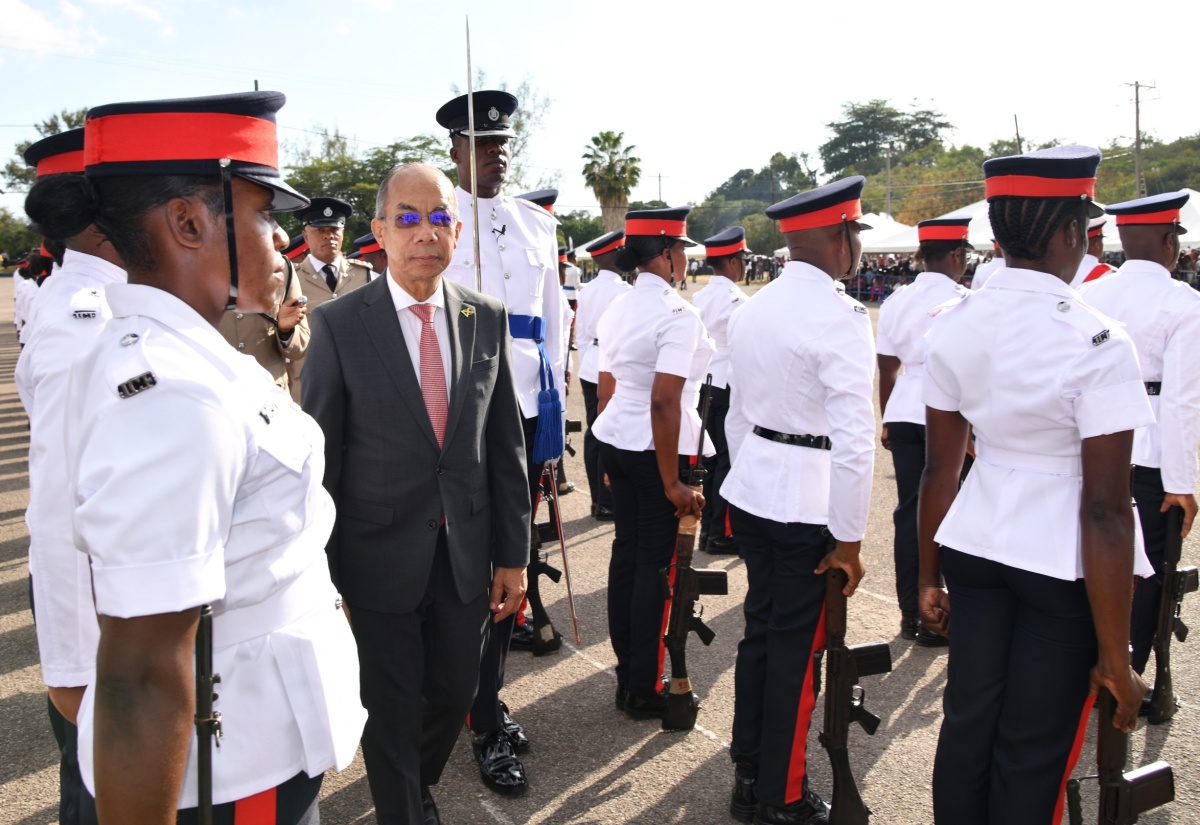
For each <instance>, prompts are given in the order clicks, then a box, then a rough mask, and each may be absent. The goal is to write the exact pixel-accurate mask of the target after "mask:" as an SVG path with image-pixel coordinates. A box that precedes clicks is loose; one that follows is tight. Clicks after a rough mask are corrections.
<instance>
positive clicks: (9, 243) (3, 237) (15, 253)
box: [0, 206, 42, 258]
mask: <svg viewBox="0 0 1200 825" xmlns="http://www.w3.org/2000/svg"><path fill="white" fill-rule="evenodd" d="M41 242H42V239H41V237H40V236H38V235H35V234H34V233H32V232H30V231H29V221H28V220H27V219H26V218H25V216H24V215H20V216H18V215H14V214H13V213H12V212H9V211H8V210H7V209H5V208H4V207H2V206H0V252H3V253H4V254H6V255H8V257H10V258H19V257H20V256H22V255H24V254H25V253H26V252H28V251H29V250H31V249H36V248H37V246H38V244H40V243H41Z"/></svg>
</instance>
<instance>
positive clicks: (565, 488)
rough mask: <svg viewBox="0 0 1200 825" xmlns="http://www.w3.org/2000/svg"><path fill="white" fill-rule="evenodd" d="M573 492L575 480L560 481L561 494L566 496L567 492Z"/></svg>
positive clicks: (559, 490) (559, 492) (559, 491)
mask: <svg viewBox="0 0 1200 825" xmlns="http://www.w3.org/2000/svg"><path fill="white" fill-rule="evenodd" d="M573 492H575V482H574V481H560V482H558V494H559V495H560V496H565V495H566V494H567V493H573Z"/></svg>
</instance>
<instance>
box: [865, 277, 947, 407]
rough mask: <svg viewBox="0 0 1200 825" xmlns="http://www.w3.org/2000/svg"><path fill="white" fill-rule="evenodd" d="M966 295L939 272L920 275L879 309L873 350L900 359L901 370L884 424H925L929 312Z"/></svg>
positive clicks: (930, 321) (930, 323)
mask: <svg viewBox="0 0 1200 825" xmlns="http://www.w3.org/2000/svg"><path fill="white" fill-rule="evenodd" d="M969 293H970V290H968V289H967V288H966V287H963V286H959V285H958V284H956V283H955V282H954V281H953V280H951V279H950V278H948V277H947V276H945V275H943V274H942V273H940V272H922V273H921V274H920V275H918V276H917V279H916V280H915V281H913V282H912V283H911V284H909V285H908V286H907V287H905V288H904V289H901V290H897V291H896V292H893V293H892V295H891V297H889V298H888V299H887V300H886V301H884V302H883V306H881V307H880V308H879V329H878V330H877V331H876V333H875V351H876V352H877V353H878V354H879V355H891V356H894V357H896V358H899V359H900V364H901V365H902V366H903V368H904V371H903V372H902V373H901V374H900V376H899V377H898V378H897V379H896V385H895V386H894V387H893V388H892V395H891V397H890V398H889V399H888V405H887V409H886V410H884V411H883V421H884V423H885V424H890V423H893V422H900V421H903V422H908V423H910V424H924V423H925V402H924V401H922V400H921V384H922V380H923V379H922V374H923V373H924V370H925V333H926V332H928V331H929V327H930V326H932V325H933V316H932V315H931V314H930V312H931V311H932V310H934V309H935V308H936V307H939V306H941V305H943V304H945V303H947V302H949V301H955V300H961V299H962V298H963V296H965V295H967V294H969Z"/></svg>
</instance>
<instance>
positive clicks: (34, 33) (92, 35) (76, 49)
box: [0, 0, 105, 63]
mask: <svg viewBox="0 0 1200 825" xmlns="http://www.w3.org/2000/svg"><path fill="white" fill-rule="evenodd" d="M83 17H84V13H83V10H82V9H80V8H79V7H78V6H76V5H74V4H72V3H70V2H67V0H62V2H60V3H59V6H58V13H54V12H53V11H52V12H51V13H50V14H47V13H46V12H45V11H43V10H41V9H39V8H35V7H34V6H32V5H29V4H27V3H25V2H23V1H22V0H0V20H3V21H4V29H3V31H2V32H0V43H3V44H4V45H7V46H10V47H11V48H13V49H18V50H20V51H25V52H33V53H35V54H37V55H41V56H44V55H48V54H69V55H87V54H92V53H93V52H94V51H95V50H96V49H97V48H98V47H100V46H102V45H104V43H105V39H104V38H103V37H101V36H100V34H99V33H98V32H96V31H95V29H93V28H92V27H90V26H85V25H84V24H83ZM47 33H53V36H52V37H51V36H47ZM2 62H3V58H2V57H0V63H2Z"/></svg>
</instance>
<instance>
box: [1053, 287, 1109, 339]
mask: <svg viewBox="0 0 1200 825" xmlns="http://www.w3.org/2000/svg"><path fill="white" fill-rule="evenodd" d="M1052 313H1053V315H1054V317H1055V318H1057V319H1058V320H1059V321H1062V322H1063V323H1064V324H1068V325H1070V326H1072V327H1074V328H1075V329H1076V330H1078V332H1079V334H1080V335H1081V336H1082V337H1083V338H1084V339H1087V340H1090V341H1091V344H1092V346H1093V347H1098V346H1100V345H1101V344H1103V343H1104V342H1105V341H1108V340H1111V338H1112V333H1111V330H1110V329H1109V323H1110V321H1109V319H1107V318H1105V317H1104V316H1103V315H1101V314H1100V313H1099V312H1098V311H1097V310H1095V309H1092V308H1091V307H1090V306H1088V305H1087V304H1085V303H1083V302H1082V301H1077V300H1075V299H1072V298H1067V299H1064V300H1062V301H1059V302H1058V303H1057V304H1055V306H1054V309H1053V310H1052Z"/></svg>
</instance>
